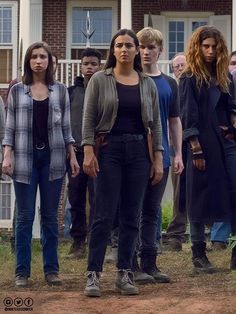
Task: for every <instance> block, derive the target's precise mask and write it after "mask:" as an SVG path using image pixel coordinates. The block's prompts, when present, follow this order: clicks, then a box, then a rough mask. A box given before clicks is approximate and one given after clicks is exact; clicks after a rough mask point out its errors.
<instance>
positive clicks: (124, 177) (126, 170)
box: [88, 134, 150, 272]
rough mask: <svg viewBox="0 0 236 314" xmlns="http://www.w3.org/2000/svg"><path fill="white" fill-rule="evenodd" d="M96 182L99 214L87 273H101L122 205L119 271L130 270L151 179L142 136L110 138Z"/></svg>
mask: <svg viewBox="0 0 236 314" xmlns="http://www.w3.org/2000/svg"><path fill="white" fill-rule="evenodd" d="M98 161H99V167H100V171H99V173H98V177H97V179H96V180H95V191H96V192H95V207H96V212H95V216H94V221H93V225H92V230H91V237H90V242H89V257H88V271H97V272H100V271H102V266H103V261H104V256H105V251H106V246H107V240H108V238H109V235H110V232H111V228H112V224H113V221H114V216H115V214H116V211H117V208H118V205H119V201H120V202H121V203H120V207H119V242H118V263H117V267H118V269H130V268H131V264H132V258H133V254H134V250H135V245H136V239H137V236H138V230H139V228H138V225H139V219H140V212H141V208H142V202H143V198H144V193H145V190H146V187H147V183H148V179H149V175H150V160H149V156H148V149H147V142H146V139H144V137H143V136H142V135H132V134H124V135H123V136H109V137H108V145H107V146H105V147H102V148H101V150H100V154H99V158H98Z"/></svg>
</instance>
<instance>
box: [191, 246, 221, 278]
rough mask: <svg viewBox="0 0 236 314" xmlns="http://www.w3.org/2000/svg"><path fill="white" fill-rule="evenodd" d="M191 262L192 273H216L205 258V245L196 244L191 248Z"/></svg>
mask: <svg viewBox="0 0 236 314" xmlns="http://www.w3.org/2000/svg"><path fill="white" fill-rule="evenodd" d="M192 253H193V257H192V262H193V265H194V272H196V273H198V274H200V273H207V274H212V273H215V272H216V268H215V267H214V266H213V265H212V264H211V263H210V262H209V260H208V258H207V256H206V243H205V242H196V243H194V244H193V246H192Z"/></svg>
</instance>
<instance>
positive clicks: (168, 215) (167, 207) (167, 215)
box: [161, 201, 173, 230]
mask: <svg viewBox="0 0 236 314" xmlns="http://www.w3.org/2000/svg"><path fill="white" fill-rule="evenodd" d="M161 207H162V230H166V229H167V227H168V225H169V223H170V222H171V220H172V211H173V210H172V208H173V203H172V201H165V202H164V203H163V204H162V205H161Z"/></svg>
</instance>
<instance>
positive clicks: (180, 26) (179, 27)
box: [177, 22, 184, 32]
mask: <svg viewBox="0 0 236 314" xmlns="http://www.w3.org/2000/svg"><path fill="white" fill-rule="evenodd" d="M177 31H178V32H183V31H184V22H177Z"/></svg>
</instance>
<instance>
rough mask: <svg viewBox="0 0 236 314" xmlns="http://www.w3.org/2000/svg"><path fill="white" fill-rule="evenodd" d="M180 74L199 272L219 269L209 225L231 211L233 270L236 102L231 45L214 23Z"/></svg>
mask: <svg viewBox="0 0 236 314" xmlns="http://www.w3.org/2000/svg"><path fill="white" fill-rule="evenodd" d="M186 59H187V66H186V68H185V70H184V72H183V74H182V75H181V77H180V83H179V90H180V103H181V106H182V123H183V130H184V133H183V134H184V140H185V141H186V143H187V146H188V147H187V166H186V178H187V185H186V186H187V191H186V198H187V200H186V207H187V210H188V218H189V221H190V236H191V242H192V262H193V266H194V272H196V273H214V272H215V271H216V268H215V267H214V266H213V265H212V264H211V263H210V261H209V260H208V258H207V255H206V242H205V233H204V230H205V228H204V225H205V224H209V223H212V222H215V221H224V219H225V218H227V217H228V215H229V212H230V219H231V230H232V241H233V245H232V246H234V248H233V249H232V256H231V269H236V247H235V244H236V241H235V238H236V237H235V234H236V143H235V136H236V105H235V102H234V100H233V98H232V96H231V95H233V84H232V81H231V80H230V79H229V72H228V62H229V59H228V49H227V46H226V43H225V39H224V38H223V36H222V34H221V32H220V31H219V30H218V29H216V28H215V27H213V26H202V27H199V28H197V29H196V30H195V31H194V32H193V34H192V36H191V39H190V42H189V45H188V49H187V53H186Z"/></svg>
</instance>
